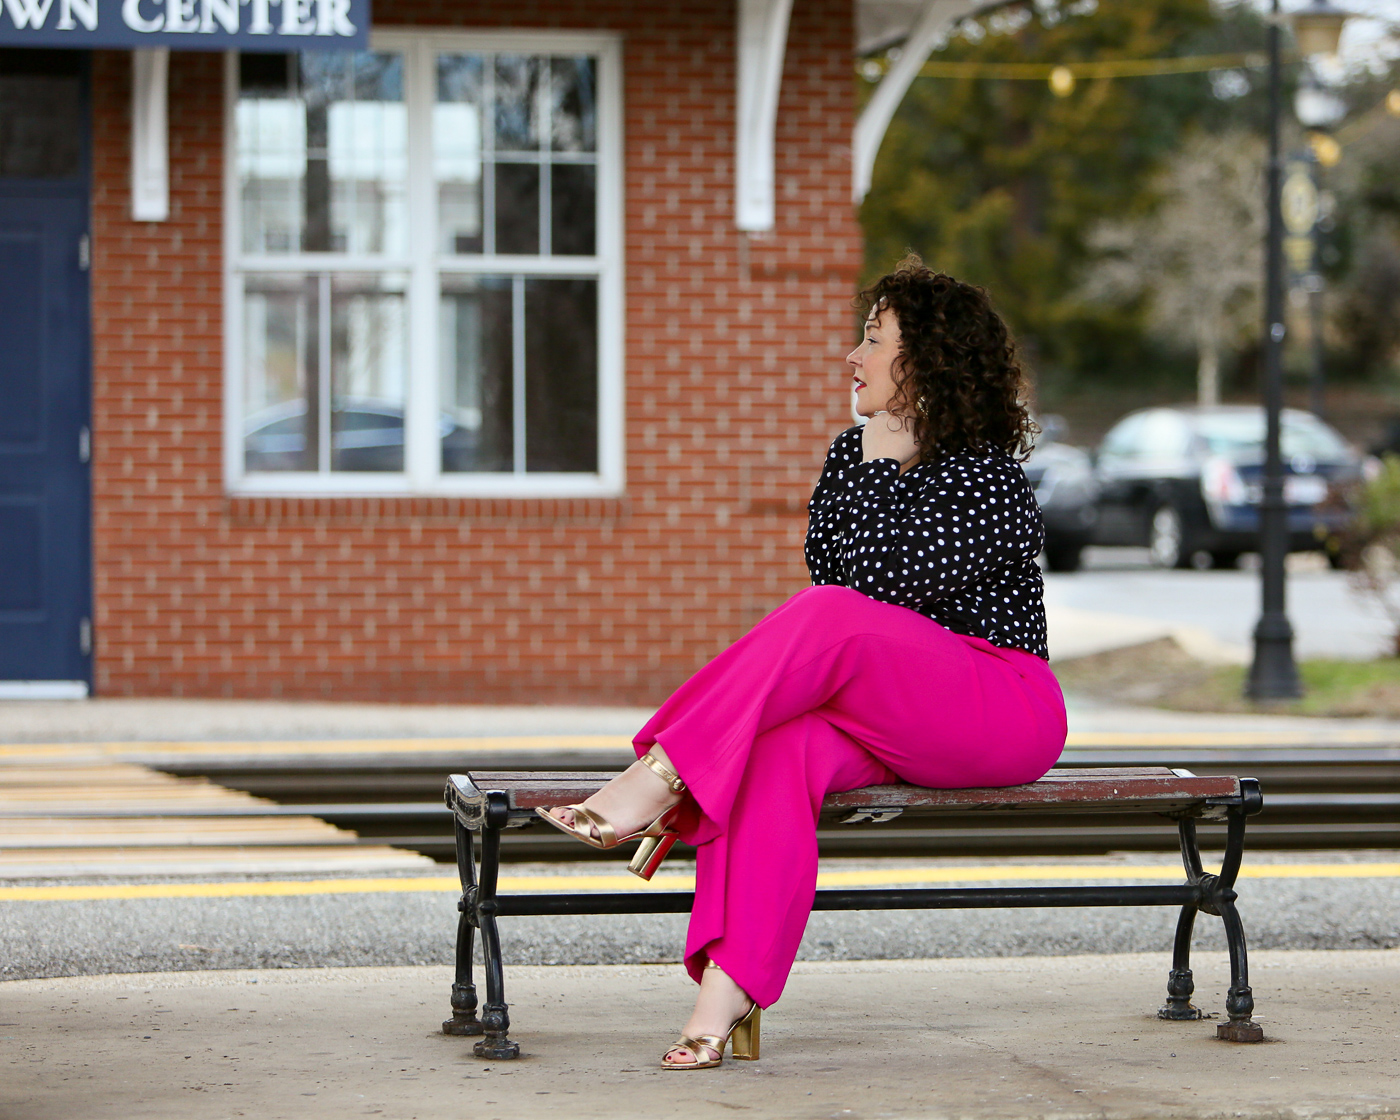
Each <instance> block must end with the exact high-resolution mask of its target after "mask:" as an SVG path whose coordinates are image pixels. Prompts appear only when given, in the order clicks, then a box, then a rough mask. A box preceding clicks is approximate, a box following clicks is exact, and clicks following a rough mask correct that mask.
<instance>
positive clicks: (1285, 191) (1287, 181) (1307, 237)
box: [1279, 155, 1322, 284]
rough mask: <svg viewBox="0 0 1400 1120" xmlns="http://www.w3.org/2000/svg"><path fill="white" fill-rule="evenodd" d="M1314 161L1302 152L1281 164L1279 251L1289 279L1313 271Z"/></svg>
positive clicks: (1316, 210)
mask: <svg viewBox="0 0 1400 1120" xmlns="http://www.w3.org/2000/svg"><path fill="white" fill-rule="evenodd" d="M1316 168H1317V165H1316V163H1315V162H1314V161H1313V160H1311V159H1310V158H1308V156H1306V155H1296V156H1291V157H1290V158H1289V159H1288V161H1287V162H1286V163H1285V164H1284V170H1283V184H1282V193H1281V196H1280V199H1279V202H1280V209H1281V210H1282V213H1283V228H1284V237H1283V255H1284V257H1285V259H1286V260H1287V261H1288V273H1289V277H1290V279H1291V280H1292V281H1293V283H1295V284H1298V283H1301V282H1302V281H1303V280H1304V279H1305V278H1306V277H1308V276H1311V275H1312V274H1313V273H1314V272H1316V271H1317V261H1316V257H1317V220H1318V218H1319V217H1320V216H1321V214H1322V209H1321V206H1320V198H1319V195H1318V190H1317V171H1316Z"/></svg>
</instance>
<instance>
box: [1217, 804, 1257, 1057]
mask: <svg viewBox="0 0 1400 1120" xmlns="http://www.w3.org/2000/svg"><path fill="white" fill-rule="evenodd" d="M1229 813H1230V816H1229V821H1228V824H1227V825H1226V834H1225V859H1224V861H1223V862H1222V863H1221V866H1220V878H1219V881H1218V883H1217V885H1216V895H1217V897H1216V899H1215V905H1216V907H1217V910H1218V913H1219V914H1220V918H1221V921H1223V922H1224V923H1225V941H1226V944H1228V945H1229V947H1230V991H1229V992H1228V993H1227V994H1226V996H1225V1011H1226V1013H1227V1014H1228V1015H1229V1016H1230V1019H1229V1021H1228V1022H1225V1023H1221V1024H1220V1025H1219V1026H1218V1027H1216V1028H1215V1035H1216V1037H1217V1038H1223V1039H1224V1040H1225V1041H1226V1042H1263V1041H1264V1028H1263V1027H1261V1026H1260V1025H1259V1024H1258V1023H1256V1022H1255V1021H1254V1018H1253V1016H1254V993H1253V991H1251V990H1250V987H1249V959H1248V957H1247V955H1246V953H1245V944H1244V924H1243V923H1242V922H1241V921H1240V912H1239V911H1238V910H1237V909H1235V899H1236V897H1238V896H1237V895H1236V894H1235V890H1234V887H1235V878H1236V877H1237V876H1238V875H1239V873H1240V861H1241V860H1242V859H1243V858H1244V825H1245V817H1246V816H1247V813H1248V810H1247V808H1246V807H1245V806H1244V805H1240V806H1232V807H1231V808H1230V811H1229Z"/></svg>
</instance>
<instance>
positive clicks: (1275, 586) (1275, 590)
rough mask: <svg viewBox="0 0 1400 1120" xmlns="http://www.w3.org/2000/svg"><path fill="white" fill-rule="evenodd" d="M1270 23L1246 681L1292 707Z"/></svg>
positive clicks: (1305, 20)
mask: <svg viewBox="0 0 1400 1120" xmlns="http://www.w3.org/2000/svg"><path fill="white" fill-rule="evenodd" d="M1347 14H1348V13H1346V12H1343V11H1340V10H1338V9H1336V8H1334V7H1332V6H1331V5H1330V4H1329V3H1328V0H1313V2H1312V4H1311V5H1309V6H1308V7H1307V8H1305V9H1303V10H1302V11H1300V12H1298V13H1297V14H1296V15H1295V16H1294V21H1295V22H1294V26H1295V29H1296V31H1297V36H1298V45H1299V49H1300V50H1301V51H1302V52H1303V53H1305V54H1314V53H1329V52H1331V51H1335V50H1336V49H1337V40H1338V38H1339V37H1340V35H1341V28H1342V23H1343V21H1344V20H1345V19H1346V17H1347ZM1270 17H1271V18H1270V20H1269V169H1268V208H1269V209H1268V234H1267V237H1266V240H1265V247H1264V377H1263V382H1264V384H1263V390H1264V392H1263V396H1264V411H1265V416H1266V423H1265V429H1264V479H1263V483H1264V484H1263V493H1262V495H1261V499H1262V500H1261V501H1260V504H1259V553H1260V559H1261V564H1260V599H1261V608H1262V609H1261V612H1260V615H1259V622H1258V624H1257V625H1256V626H1255V628H1254V661H1253V663H1252V664H1251V665H1250V668H1249V676H1248V678H1247V679H1246V681H1245V695H1247V696H1248V697H1249V698H1250V699H1252V700H1288V699H1292V698H1293V697H1296V696H1301V695H1302V691H1303V690H1302V685H1301V683H1300V682H1299V680H1298V666H1297V665H1296V663H1295V662H1294V660H1293V627H1292V626H1291V625H1290V624H1289V621H1288V613H1287V610H1286V607H1285V592H1286V587H1287V583H1286V577H1285V571H1284V564H1285V561H1286V560H1287V558H1288V503H1287V500H1286V499H1285V496H1284V482H1283V456H1282V453H1281V449H1280V438H1279V437H1280V430H1281V427H1282V413H1283V338H1284V334H1285V333H1286V330H1285V327H1284V323H1283V213H1282V206H1281V201H1282V200H1281V193H1282V182H1283V156H1282V152H1281V150H1280V148H1281V145H1280V141H1279V114H1280V112H1281V110H1282V103H1283V60H1282V52H1281V42H1280V39H1281V36H1282V33H1283V32H1282V27H1281V26H1280V24H1281V19H1282V13H1281V12H1280V11H1279V0H1272V2H1271V4H1270Z"/></svg>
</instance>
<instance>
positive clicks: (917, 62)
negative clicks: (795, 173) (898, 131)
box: [851, 0, 989, 206]
mask: <svg viewBox="0 0 1400 1120" xmlns="http://www.w3.org/2000/svg"><path fill="white" fill-rule="evenodd" d="M988 6H989V5H988V4H986V3H979V2H978V0H925V3H924V6H923V10H922V11H921V12H920V13H919V17H918V19H916V20H915V21H914V24H913V26H912V27H911V28H910V30H909V36H908V38H907V39H905V40H904V42H903V43H902V44H901V46H900V55H899V58H898V59H897V60H896V61H895V64H894V65H893V66H891V67H890V68H889V71H888V72H887V73H886V74H885V77H884V79H883V80H882V81H881V82H880V84H879V85H878V86H876V87H875V92H874V94H872V95H871V98H870V100H869V101H868V102H867V103H866V106H865V109H864V110H863V111H862V112H861V114H860V119H859V120H857V121H856V127H855V134H854V135H853V137H852V140H851V194H852V197H853V199H854V200H855V203H856V205H857V206H859V205H860V204H861V202H862V201H863V200H864V198H865V195H866V192H867V191H869V190H870V176H871V173H872V172H873V171H874V169H875V157H876V156H877V155H878V154H879V152H880V143H881V141H883V140H884V138H885V130H886V129H887V128H889V126H890V120H891V118H893V117H894V112H895V110H896V109H898V108H899V103H900V102H901V101H903V100H904V94H905V93H906V92H907V91H908V89H909V85H910V83H911V82H913V80H914V79H915V77H917V76H918V73H919V71H920V70H921V69H922V68H923V65H924V63H925V62H926V61H928V56H929V53H930V52H931V51H932V50H933V45H934V43H936V42H937V41H938V38H939V36H940V35H942V34H943V33H944V32H945V31H947V30H948V28H950V27H951V26H952V25H953V24H954V23H955V22H957V21H958V20H959V19H961V18H962V17H963V16H965V15H967V14H968V13H970V12H974V11H976V10H977V9H979V8H984V7H988Z"/></svg>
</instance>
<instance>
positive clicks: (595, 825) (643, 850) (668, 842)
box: [535, 751, 685, 879]
mask: <svg viewBox="0 0 1400 1120" xmlns="http://www.w3.org/2000/svg"><path fill="white" fill-rule="evenodd" d="M638 761H640V762H641V763H642V765H643V766H645V767H647V769H649V770H650V771H651V772H652V773H654V774H655V775H656V776H657V777H659V778H660V779H661V780H662V781H663V782H665V783H666V785H667V786H668V787H669V788H670V790H671V792H672V793H684V792H685V782H684V781H682V780H681V776H680V775H679V774H677V773H676V772H675V771H674V770H672V769H671V768H670V767H669V766H667V765H666V764H665V763H664V762H661V761H659V760H658V759H656V758H654V757H653V756H652V754H651V752H650V751H648V752H647V753H646V754H644V755H642V757H641V758H640V759H639V760H638ZM554 808H563V809H568V810H570V811H571V812H572V813H573V814H574V823H573V824H572V825H569V824H565V823H564V822H563V821H561V820H560V819H559V818H558V817H556V816H555V815H554V814H553V813H552V812H551V811H550V810H549V809H545V808H538V809H536V810H535V815H536V816H538V817H541V818H543V819H544V820H546V821H548V822H549V823H550V824H552V825H553V826H554V827H555V828H557V829H558V830H559V831H560V832H565V833H568V834H569V835H570V836H572V837H573V838H574V839H575V840H581V841H583V843H585V844H587V845H588V846H589V847H590V848H601V849H603V850H604V851H606V850H608V849H609V848H616V847H617V846H618V845H619V844H626V843H627V842H628V841H629V840H640V841H641V844H639V845H638V846H637V852H636V854H635V855H634V856H633V857H632V861H631V862H630V863H629V864H628V865H627V870H628V871H630V872H632V874H633V875H638V876H640V877H641V878H643V879H650V878H651V877H652V876H653V875H654V874H655V873H656V869H657V868H658V867H660V866H661V861H662V860H664V859H665V858H666V856H667V855H668V854H669V853H670V851H671V848H672V847H673V846H674V845H675V843H676V839H677V837H678V833H677V832H676V830H675V829H674V828H672V827H671V826H672V825H673V824H675V821H676V817H677V816H679V814H680V808H681V807H680V805H679V803H677V804H675V805H671V806H669V807H668V808H666V809H663V810H662V812H661V814H660V815H659V816H658V817H657V818H656V819H655V820H654V821H652V822H651V824H649V825H647V826H646V827H645V828H641V829H638V830H637V831H636V832H629V833H628V834H627V835H626V836H619V835H618V834H617V829H615V828H613V826H612V825H611V824H610V823H609V822H608V821H607V820H605V819H604V818H603V817H602V816H601V815H600V814H598V813H595V812H594V811H593V810H592V809H585V808H584V807H583V806H582V805H562V806H554ZM595 829H596V830H597V832H598V835H597V836H594V835H593V832H594V830H595Z"/></svg>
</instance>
